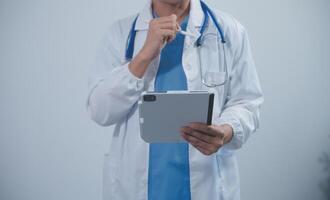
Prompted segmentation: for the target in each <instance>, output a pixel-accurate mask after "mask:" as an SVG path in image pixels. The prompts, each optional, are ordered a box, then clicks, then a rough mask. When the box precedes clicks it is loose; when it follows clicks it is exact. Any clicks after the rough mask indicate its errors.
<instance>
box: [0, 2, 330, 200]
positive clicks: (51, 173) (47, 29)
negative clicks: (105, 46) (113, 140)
mask: <svg viewBox="0 0 330 200" xmlns="http://www.w3.org/2000/svg"><path fill="white" fill-rule="evenodd" d="M207 2H208V3H209V4H210V5H211V6H213V7H216V8H218V9H220V10H223V11H225V12H228V13H230V14H232V15H233V16H235V17H236V18H237V19H238V20H239V21H240V22H241V23H242V24H243V25H244V26H245V28H246V29H247V31H248V33H249V36H250V41H251V46H252V50H253V54H254V58H255V62H256V66H257V70H258V73H259V77H260V80H261V84H262V89H263V91H264V94H265V103H264V104H263V106H262V113H261V117H262V119H261V127H260V129H259V130H258V132H257V133H256V134H255V135H253V137H251V138H250V140H249V141H248V143H247V144H246V145H245V146H244V147H243V149H241V150H240V151H239V152H238V155H239V165H240V173H241V194H242V199H243V200H278V199H281V200H298V199H299V200H311V199H313V200H318V199H325V198H322V197H323V196H322V193H321V190H320V187H319V184H320V182H322V180H325V178H326V177H329V171H328V172H325V171H323V168H324V166H325V165H324V164H322V163H321V162H320V161H319V159H320V157H321V155H322V152H328V155H329V152H330V149H329V146H330V136H329V134H330V123H329V122H330V121H329V119H330V105H329V102H330V89H329V87H330V78H329V76H330V58H329V56H330V55H329V52H330V39H329V35H330V23H329V19H330V12H329V10H330V2H329V1H328V0H313V1H312V0H277V1H275V0H274V1H270V0H249V1H238V0H232V1H229V0H227V1H225V0H221V1H219V0H208V1H207ZM144 3H145V1H141V0H131V1H129V0H120V1H119V0H93V1H87V0H56V1H55V0H54V1H45V0H29V1H24V0H0V30H1V31H0V89H1V93H0V97H1V100H0V199H1V200H78V199H79V200H91V199H93V200H97V199H101V191H102V159H103V154H104V153H105V152H106V151H107V148H108V145H109V138H110V137H109V136H110V135H109V134H110V132H111V127H106V128H104V127H99V126H97V125H96V124H95V123H94V122H92V121H91V120H90V119H89V117H88V116H87V112H86V110H85V101H86V96H87V77H88V74H87V72H88V67H89V66H90V64H91V63H92V61H93V57H94V55H95V48H96V45H97V43H98V42H99V41H100V39H101V37H102V35H103V34H104V32H105V30H106V29H107V27H108V26H109V25H110V24H111V23H112V22H113V21H114V20H116V19H119V18H121V17H125V16H127V15H130V14H134V13H136V12H138V11H139V10H140V9H141V8H142V7H143V5H144Z"/></svg>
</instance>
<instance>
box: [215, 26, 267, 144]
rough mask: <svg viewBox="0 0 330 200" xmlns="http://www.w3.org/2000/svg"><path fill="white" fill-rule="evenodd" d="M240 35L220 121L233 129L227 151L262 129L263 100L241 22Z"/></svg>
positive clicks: (220, 123) (238, 30) (218, 121)
mask: <svg viewBox="0 0 330 200" xmlns="http://www.w3.org/2000/svg"><path fill="white" fill-rule="evenodd" d="M237 34H238V35H237V38H236V39H237V42H238V43H237V48H236V51H235V53H234V60H233V68H232V75H231V77H230V82H229V91H228V99H227V101H226V103H225V105H224V110H223V112H222V113H221V115H220V118H218V120H217V124H218V125H222V124H228V125H230V126H231V127H232V129H233V137H232V139H231V140H230V141H229V142H228V143H226V144H225V145H224V146H223V149H225V150H234V149H238V148H240V147H242V145H243V144H244V143H245V142H246V141H247V139H248V138H249V137H250V135H251V134H252V133H254V132H255V131H256V129H257V128H259V118H260V114H259V109H260V105H261V104H262V103H263V101H264V97H263V94H262V91H261V87H260V83H259V78H258V75H257V71H256V68H255V65H254V61H253V58H252V53H251V49H250V44H249V39H248V34H247V32H246V31H245V29H244V27H243V26H242V25H240V24H239V23H238V22H237Z"/></svg>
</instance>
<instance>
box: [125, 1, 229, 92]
mask: <svg viewBox="0 0 330 200" xmlns="http://www.w3.org/2000/svg"><path fill="white" fill-rule="evenodd" d="M200 3H201V7H202V10H203V13H204V20H203V23H202V26H201V29H200V36H199V37H198V39H197V41H196V42H195V45H196V47H197V49H198V56H199V59H198V60H199V68H200V70H201V73H200V75H201V80H202V83H203V84H204V85H205V86H206V87H211V88H213V87H217V86H221V85H224V84H225V83H226V82H227V80H228V69H227V68H228V67H227V58H226V51H225V43H226V40H225V37H224V33H223V30H222V28H221V26H220V24H219V23H218V21H217V19H216V17H215V15H214V13H213V12H212V11H211V9H210V8H209V7H208V6H207V5H206V4H205V3H204V2H203V1H200ZM209 16H210V17H211V19H212V21H213V23H214V24H215V26H216V28H217V31H218V32H219V34H220V37H221V46H222V50H223V58H224V59H223V66H225V67H224V73H221V74H222V76H220V74H214V73H208V72H206V73H205V74H207V76H206V78H205V75H203V71H202V67H201V66H202V63H201V59H200V58H201V52H200V51H201V47H202V45H203V35H204V33H205V31H206V28H207V26H208V24H209ZM137 18H138V16H137V17H136V18H135V20H134V22H133V24H132V27H131V30H130V34H129V38H128V45H127V47H126V53H125V58H126V60H128V61H129V60H131V59H132V57H133V52H134V41H135V36H136V30H135V24H136V21H137ZM216 36H217V34H216ZM218 48H219V45H218ZM218 50H219V49H218ZM218 52H220V51H218ZM220 57H221V56H220V55H219V56H218V58H219V65H220V63H221V59H220ZM219 68H220V66H219ZM215 75H217V76H216V77H215ZM219 79H220V80H219Z"/></svg>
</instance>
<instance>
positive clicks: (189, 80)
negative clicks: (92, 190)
mask: <svg viewBox="0 0 330 200" xmlns="http://www.w3.org/2000/svg"><path fill="white" fill-rule="evenodd" d="M217 23H218V25H219V27H220V29H219V27H217ZM179 27H181V29H182V30H183V31H186V32H187V33H188V34H186V35H184V34H182V33H181V32H179V31H178V30H179V29H178V28H179ZM222 45H224V46H223V47H224V48H219V47H220V46H222ZM223 50H224V51H223ZM223 61H225V64H224V65H223V63H224V62H223ZM205 63H206V64H205ZM220 68H222V70H221V69H220ZM224 68H225V69H224ZM203 70H207V71H208V73H206V74H205V76H210V77H206V79H207V78H211V79H212V78H217V77H220V75H221V71H223V70H227V73H226V74H227V75H226V76H227V80H226V82H225V83H224V84H221V85H216V86H213V87H209V86H208V85H207V84H205V83H204V81H203V79H204V78H205V77H203V76H201V75H202V74H203V75H204V73H203ZM219 70H221V71H219ZM145 90H148V91H163V90H209V91H211V92H213V93H215V100H216V101H214V110H213V117H212V123H213V124H212V125H206V124H203V123H198V122H192V123H190V124H183V125H182V128H181V129H180V132H181V134H182V137H183V138H184V139H185V140H186V141H187V143H173V144H168V143H165V144H156V143H153V144H148V143H146V142H144V141H143V140H142V139H141V137H140V133H139V118H138V110H137V102H138V100H139V97H140V94H141V93H142V92H143V91H145ZM262 103H263V94H262V91H261V87H260V84H259V79H258V75H257V72H256V69H255V66H254V62H253V58H252V55H251V51H250V44H249V40H248V35H247V33H246V31H245V29H244V27H243V26H242V25H241V24H240V23H239V22H238V21H236V20H235V19H234V18H233V17H231V16H230V15H228V14H225V13H223V12H220V11H218V10H216V9H214V8H212V9H210V8H209V7H208V6H207V5H206V4H205V3H204V2H203V1H200V0H149V1H148V3H147V4H146V6H145V8H144V9H143V10H142V11H140V12H139V13H138V14H135V15H132V16H129V17H127V18H124V19H120V20H118V21H116V22H115V23H113V24H112V25H111V26H110V28H109V29H108V32H107V33H106V34H105V37H104V39H103V40H102V42H101V47H100V48H99V51H98V53H97V58H96V62H95V64H94V65H93V66H92V67H91V69H90V76H89V93H88V97H87V101H86V108H87V111H88V113H89V115H90V117H91V119H92V120H94V121H95V122H96V123H97V124H99V125H101V126H110V125H114V129H113V133H111V138H112V139H111V145H110V149H109V152H108V153H107V154H105V157H104V167H103V175H104V179H103V198H104V199H106V200H147V199H149V200H165V199H166V200H172V199H173V200H206V199H207V200H220V199H225V200H238V199H240V187H239V174H238V166H237V161H236V156H235V152H236V150H237V149H239V148H241V147H242V145H243V144H244V143H245V142H246V141H247V139H248V138H249V137H250V135H251V134H252V133H254V132H255V131H256V129H257V128H258V127H259V109H260V105H261V104H262ZM157 114H161V113H157Z"/></svg>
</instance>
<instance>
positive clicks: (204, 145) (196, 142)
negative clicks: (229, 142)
mask: <svg viewBox="0 0 330 200" xmlns="http://www.w3.org/2000/svg"><path fill="white" fill-rule="evenodd" d="M182 136H183V138H184V139H185V140H187V141H188V142H189V143H191V144H193V145H197V146H199V147H200V148H203V149H206V150H209V151H214V149H215V147H214V146H213V144H209V143H206V142H204V141H202V140H200V139H198V138H196V137H194V136H191V135H188V134H186V133H183V135H182Z"/></svg>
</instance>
